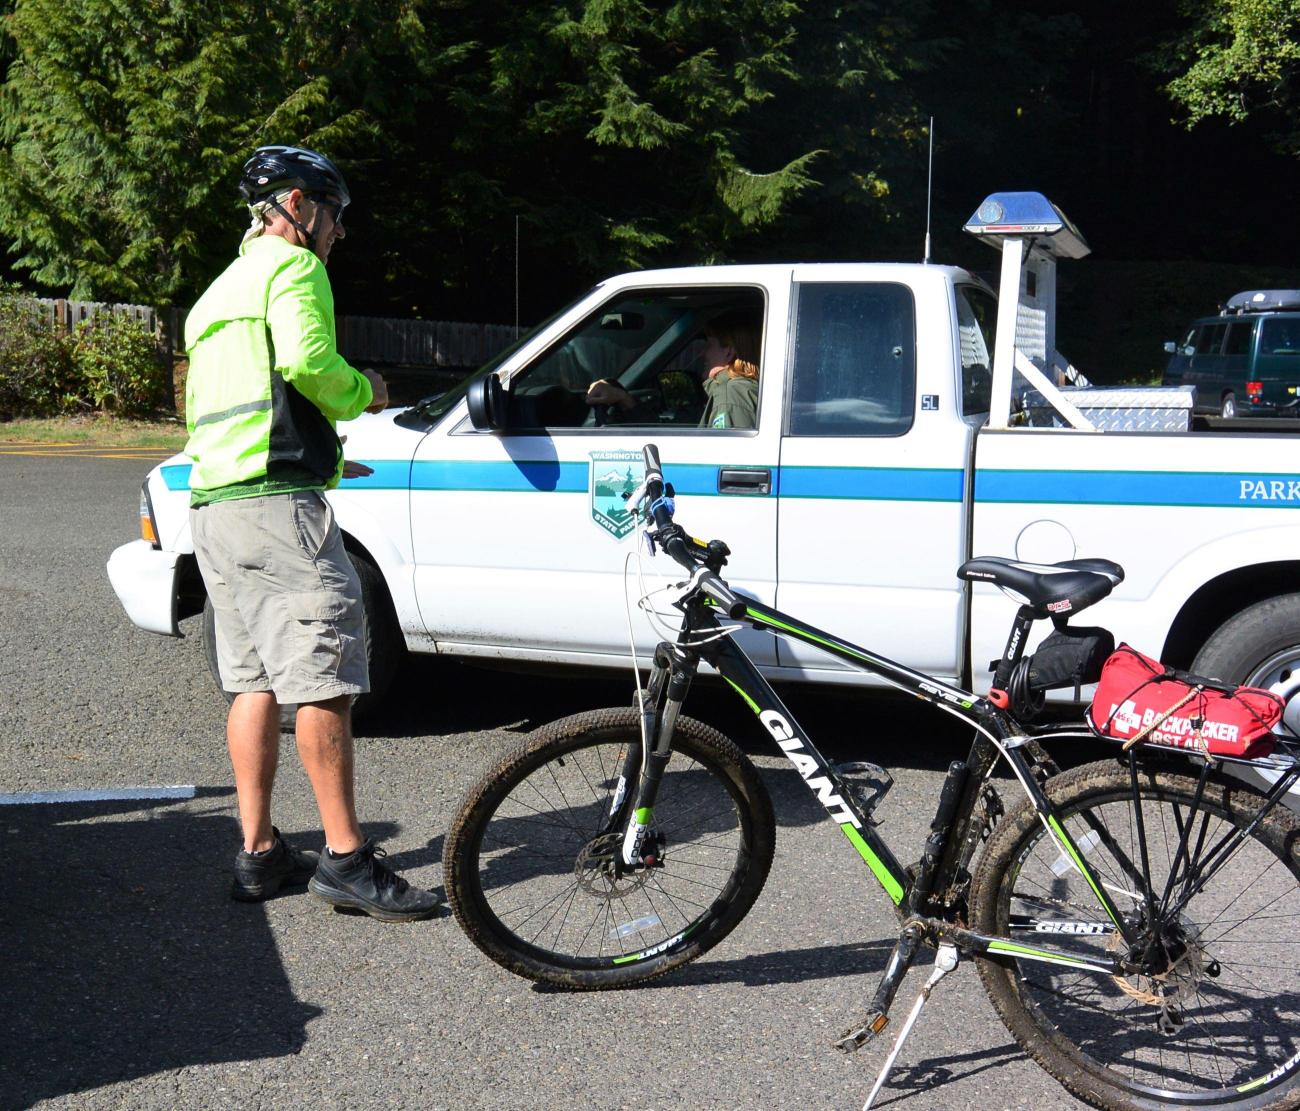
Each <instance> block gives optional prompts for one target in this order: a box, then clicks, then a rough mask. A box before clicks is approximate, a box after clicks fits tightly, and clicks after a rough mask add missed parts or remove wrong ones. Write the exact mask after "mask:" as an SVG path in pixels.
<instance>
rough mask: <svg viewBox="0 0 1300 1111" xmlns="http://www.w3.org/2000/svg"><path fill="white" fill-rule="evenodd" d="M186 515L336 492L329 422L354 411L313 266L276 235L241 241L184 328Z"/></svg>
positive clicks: (367, 397)
mask: <svg viewBox="0 0 1300 1111" xmlns="http://www.w3.org/2000/svg"><path fill="white" fill-rule="evenodd" d="M185 347H186V349H187V351H188V352H189V358H190V367H189V374H188V377H187V378H186V382H185V422H186V426H187V428H188V429H189V433H190V438H189V442H188V443H187V444H186V445H185V451H186V454H188V455H189V456H190V458H191V459H193V460H194V468H193V471H192V473H191V476H190V488H191V490H192V494H191V497H190V504H191V505H203V504H205V503H206V502H210V501H220V500H224V499H226V498H239V497H255V496H257V495H261V494H269V493H286V492H289V491H293V490H313V489H315V490H321V489H328V488H331V487H333V486H337V485H338V482H339V478H340V477H341V475H342V473H343V450H342V447H341V445H340V444H339V439H338V436H337V435H336V433H335V432H334V422H335V421H339V420H351V419H352V418H353V417H356V416H359V415H360V414H361V413H363V412H364V411H365V408H366V406H367V405H369V404H370V402H371V400H372V397H373V394H372V391H371V388H370V383H369V381H367V380H366V377H365V375H363V374H361V373H360V372H359V371H356V370H354V369H353V368H352V367H350V366H349V365H348V364H347V362H346V361H345V360H344V359H343V357H342V356H341V355H340V354H339V353H338V349H337V347H336V345H335V333H334V294H333V291H332V290H331V289H330V283H329V278H328V277H327V276H326V273H325V264H324V263H322V262H321V261H320V259H318V258H317V257H316V256H315V255H314V254H313V253H312V252H311V251H308V250H307V249H306V248H304V247H296V246H294V245H293V244H292V243H290V242H289V241H288V240H286V239H284V238H283V237H282V236H278V235H262V236H259V237H258V238H256V239H251V240H249V241H248V242H247V243H245V244H244V245H243V246H242V247H241V248H240V252H239V258H237V259H236V260H235V261H234V262H232V263H231V264H230V266H228V267H227V268H226V270H225V271H224V272H223V273H222V274H221V276H220V277H218V278H217V280H216V281H214V282H213V283H212V285H210V286H209V287H208V289H207V291H206V292H205V293H204V294H203V296H202V297H200V298H199V300H198V303H197V304H196V305H195V306H194V308H193V309H191V310H190V313H189V316H188V318H187V319H186V321H185Z"/></svg>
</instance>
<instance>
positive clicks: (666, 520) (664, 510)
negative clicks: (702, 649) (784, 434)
mask: <svg viewBox="0 0 1300 1111" xmlns="http://www.w3.org/2000/svg"><path fill="white" fill-rule="evenodd" d="M641 457H642V459H643V460H644V462H645V490H646V492H645V497H646V504H647V505H648V507H649V509H648V512H649V514H650V516H651V518H652V519H653V520H654V523H655V528H656V529H657V530H658V536H657V539H658V541H659V546H660V547H661V548H663V550H664V551H665V552H666V553H667V554H668V555H669V556H670V557H671V558H672V559H673V560H674V561H676V562H677V563H679V564H681V565H682V567H684V568H685V569H686V570H687V571H690V572H691V574H692V575H693V576H696V577H697V578H696V581H697V582H698V583H699V585H700V587H701V588H702V589H703V590H704V591H705V593H707V594H708V595H709V596H710V598H712V599H713V600H714V602H715V603H716V604H717V606H718V608H719V609H721V610H722V611H723V612H724V613H726V615H727V616H728V617H731V618H737V617H744V616H745V600H744V599H743V598H741V597H740V596H739V595H738V594H736V593H735V592H734V591H733V590H732V589H731V587H729V586H728V585H727V584H726V582H725V581H724V580H723V579H722V578H720V577H719V576H718V575H716V574H714V572H713V571H711V570H709V569H708V568H707V567H705V566H704V564H703V562H702V561H701V560H699V559H697V558H696V557H695V554H694V552H693V550H692V546H691V544H690V543H689V542H688V540H687V537H686V534H685V532H684V531H683V530H682V527H681V525H678V524H676V523H675V522H674V521H673V510H672V508H671V503H670V502H669V501H668V500H667V499H666V498H665V497H664V472H663V467H662V466H661V465H660V463H659V449H658V448H657V447H656V446H655V445H654V444H646V445H645V446H644V447H643V448H642V449H641Z"/></svg>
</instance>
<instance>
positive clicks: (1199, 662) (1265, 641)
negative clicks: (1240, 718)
mask: <svg viewBox="0 0 1300 1111" xmlns="http://www.w3.org/2000/svg"><path fill="white" fill-rule="evenodd" d="M1296 670H1300V594H1279V595H1278V596H1277V597H1275V598H1265V599H1264V601H1262V602H1256V603H1255V604H1254V605H1253V606H1247V607H1246V608H1245V609H1244V610H1242V611H1241V612H1240V613H1239V614H1237V615H1236V616H1235V617H1233V618H1231V619H1229V620H1228V621H1225V622H1224V623H1223V624H1222V625H1220V626H1219V627H1218V629H1216V630H1215V631H1214V634H1213V635H1212V636H1211V637H1210V639H1209V640H1207V641H1206V642H1205V644H1204V646H1203V647H1202V648H1201V650H1200V651H1199V652H1197V653H1196V659H1195V660H1193V661H1192V671H1193V672H1195V673H1196V674H1197V675H1206V676H1209V677H1211V678H1214V679H1222V680H1224V681H1225V682H1228V683H1244V684H1246V685H1247V686H1251V687H1268V686H1270V685H1272V684H1273V683H1276V682H1278V681H1279V680H1282V679H1286V678H1288V677H1289V676H1290V675H1291V674H1292V673H1293V672H1295V671H1296ZM1286 720H1287V722H1288V724H1290V725H1291V726H1292V728H1294V727H1295V726H1296V725H1297V724H1300V698H1293V699H1292V700H1291V703H1290V705H1289V706H1288V707H1287V712H1286Z"/></svg>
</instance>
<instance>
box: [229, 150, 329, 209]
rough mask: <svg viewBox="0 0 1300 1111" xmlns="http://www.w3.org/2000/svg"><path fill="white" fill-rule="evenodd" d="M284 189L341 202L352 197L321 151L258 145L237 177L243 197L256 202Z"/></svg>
mask: <svg viewBox="0 0 1300 1111" xmlns="http://www.w3.org/2000/svg"><path fill="white" fill-rule="evenodd" d="M285 189H301V190H302V191H303V192H304V193H307V194H309V195H310V194H313V193H315V194H323V195H325V196H327V197H330V198H332V199H334V200H336V201H338V202H339V203H340V204H342V205H343V206H346V205H347V204H348V203H349V202H350V201H351V199H352V198H351V197H350V196H349V194H348V183H347V182H346V181H344V180H343V175H342V174H341V173H339V170H338V167H337V166H335V165H334V163H333V162H331V161H330V160H329V159H328V158H326V157H325V156H324V155H323V154H317V153H316V152H315V151H314V150H304V149H303V148H302V147H281V146H272V147H258V148H257V150H255V151H253V157H252V158H250V159H249V160H248V161H247V162H245V163H244V172H243V176H242V177H241V178H240V181H239V191H240V193H241V194H243V197H244V200H246V201H247V202H248V203H249V204H257V203H259V202H261V201H265V200H268V199H270V198H271V197H272V196H274V195H275V194H276V193H279V192H282V191H283V190H285Z"/></svg>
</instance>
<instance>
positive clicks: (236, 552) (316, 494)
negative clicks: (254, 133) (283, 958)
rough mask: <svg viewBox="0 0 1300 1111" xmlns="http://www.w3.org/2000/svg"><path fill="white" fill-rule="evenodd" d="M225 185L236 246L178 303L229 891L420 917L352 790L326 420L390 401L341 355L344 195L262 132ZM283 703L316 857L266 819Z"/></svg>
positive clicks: (344, 624)
mask: <svg viewBox="0 0 1300 1111" xmlns="http://www.w3.org/2000/svg"><path fill="white" fill-rule="evenodd" d="M239 189H240V192H241V194H242V195H243V197H244V200H245V201H246V202H247V203H248V207H249V212H250V214H251V216H252V222H251V225H250V226H249V228H248V230H247V231H246V232H245V234H244V239H243V242H242V243H241V244H240V248H239V257H238V258H237V259H236V260H235V261H234V262H233V263H231V264H230V266H229V267H227V268H226V270H225V272H224V273H222V274H221V275H220V276H219V277H218V278H217V279H216V281H214V282H213V283H212V285H211V286H209V287H208V289H207V291H206V292H205V293H204V294H203V296H202V297H200V298H199V301H198V303H197V304H196V305H195V306H194V308H193V309H192V310H191V311H190V314H189V317H188V319H187V321H186V325H185V344H186V348H187V349H188V351H189V357H190V367H189V376H188V379H187V382H186V424H187V427H188V429H189V433H190V438H189V442H188V443H187V445H186V449H185V450H186V452H187V453H188V454H189V455H190V456H191V458H192V459H193V460H194V467H193V472H192V475H191V489H192V494H191V500H190V505H191V509H190V525H191V530H192V533H193V537H194V551H195V555H196V556H197V558H198V563H199V568H200V570H201V571H202V574H203V580H204V583H205V585H206V587H207V591H208V596H209V598H210V599H211V600H212V606H213V609H214V611H215V613H216V628H217V656H218V669H219V671H220V673H221V679H222V685H223V686H224V687H225V689H226V690H227V691H230V692H232V693H233V694H234V696H235V697H234V701H233V702H232V703H231V706H230V715H229V719H228V722H227V729H226V734H227V741H228V745H229V750H230V758H231V763H232V765H233V767H234V776H235V788H236V793H237V795H238V801H239V817H240V822H241V824H242V826H243V834H244V845H243V849H242V850H241V851H240V852H239V853H238V855H237V856H236V858H235V878H234V886H233V889H232V895H233V897H234V898H236V899H240V900H244V901H259V900H262V899H265V898H269V897H270V896H271V895H273V894H274V893H275V892H276V891H277V890H278V889H279V888H280V887H282V886H291V885H295V884H303V883H307V882H308V881H309V880H310V886H311V890H312V891H313V892H314V893H316V894H317V895H319V896H321V897H322V898H324V899H325V900H326V901H328V902H331V903H333V904H335V905H340V906H351V907H356V908H358V909H361V910H364V911H365V912H366V913H368V914H370V915H373V916H375V917H377V918H381V919H384V920H386V921H409V920H414V919H417V918H426V917H429V916H430V915H432V914H434V913H435V912H436V910H437V907H438V904H439V900H438V899H437V897H436V896H435V895H434V894H433V893H431V892H428V891H417V890H415V889H413V888H411V887H410V886H409V885H408V884H407V882H406V881H405V880H403V879H402V878H401V877H399V876H397V875H396V874H395V873H393V871H392V870H391V869H389V868H388V866H387V865H386V864H384V863H383V862H382V861H381V860H378V859H376V857H377V855H378V856H382V855H383V854H382V850H378V849H376V847H375V845H374V842H373V841H371V840H369V839H366V838H364V837H363V836H362V834H361V830H360V827H359V825H358V822H357V815H356V807H355V804H354V800H353V749H352V730H351V705H352V697H353V696H354V695H356V694H359V693H362V692H364V691H366V690H368V689H369V676H368V674H367V665H366V650H365V641H366V637H365V624H364V622H365V617H364V613H363V611H362V606H361V588H360V583H359V581H358V579H357V574H356V571H355V570H354V569H353V566H352V563H351V562H350V560H349V559H348V555H347V552H346V551H345V550H344V548H343V541H342V536H341V534H340V533H339V529H338V526H337V525H336V524H335V522H334V517H333V514H332V513H331V511H330V507H329V504H328V503H327V502H326V501H325V498H324V496H323V492H324V491H325V490H327V489H330V488H332V487H334V486H336V485H338V482H339V479H340V478H341V477H342V476H343V475H344V474H345V473H346V474H348V475H349V476H351V475H355V474H363V473H366V470H367V469H366V468H363V467H360V466H358V465H349V466H348V468H347V470H346V471H345V468H344V462H343V451H342V446H341V444H340V442H339V438H338V436H337V434H336V433H335V431H334V422H335V421H337V420H345V419H350V418H352V417H356V416H358V415H360V414H361V413H362V412H363V411H368V412H378V411H379V410H382V409H383V408H384V407H385V405H386V404H387V400H388V392H387V388H386V387H385V385H384V381H383V379H382V378H381V377H380V376H379V375H378V374H375V373H374V372H373V371H357V370H354V369H353V368H352V367H350V366H349V365H348V364H347V362H345V361H344V359H343V358H342V357H341V356H340V355H339V353H338V350H337V348H336V346H335V335H334V298H333V294H332V292H331V290H330V283H329V278H328V277H327V276H326V274H325V263H326V260H327V259H328V258H329V253H330V249H331V247H332V246H333V245H334V242H335V241H336V240H339V239H342V238H343V237H344V235H345V232H344V228H343V210H344V209H345V208H346V207H347V205H348V201H349V196H348V188H347V184H346V183H345V182H344V180H343V175H342V174H340V173H339V171H338V169H337V168H336V167H335V166H334V164H333V163H332V162H331V161H330V160H329V159H328V158H326V157H324V156H323V155H320V154H317V153H316V152H314V151H310V150H304V149H301V148H298V147H285V146H269V147H261V148H259V149H258V150H257V151H255V152H254V154H253V156H252V157H251V158H250V159H249V160H248V162H247V163H245V165H244V169H243V176H242V179H241V181H240V184H239ZM282 704H297V706H298V710H297V718H296V724H297V739H298V752H299V755H300V756H301V758H302V761H303V765H304V767H305V768H306V770H307V775H308V778H309V779H310V780H311V784H312V789H313V791H314V792H315V795H316V802H317V805H318V807H319V809H320V816H321V824H322V826H323V827H324V831H325V845H326V847H325V852H324V853H323V854H321V855H320V856H319V857H318V856H317V854H316V853H314V852H304V851H301V850H298V849H295V848H293V847H292V846H290V845H289V844H288V843H287V842H286V841H285V840H284V838H282V837H281V836H280V833H279V831H278V830H277V829H276V828H275V827H274V826H273V825H272V824H271V789H272V784H273V782H274V778H275V770H276V764H277V760H278V755H279V742H280V712H279V708H280V705H282Z"/></svg>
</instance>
